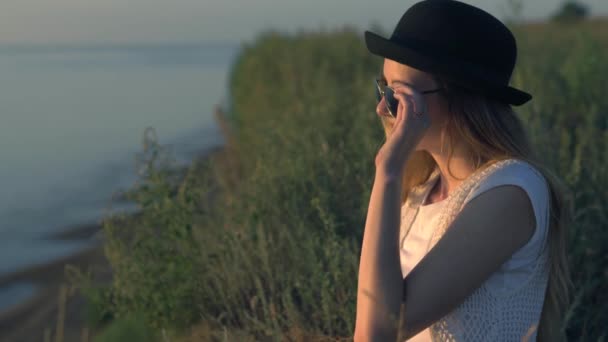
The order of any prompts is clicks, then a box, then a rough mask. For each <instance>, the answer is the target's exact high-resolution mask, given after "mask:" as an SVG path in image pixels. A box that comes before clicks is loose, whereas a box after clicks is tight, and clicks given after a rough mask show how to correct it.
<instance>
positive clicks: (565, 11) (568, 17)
mask: <svg viewBox="0 0 608 342" xmlns="http://www.w3.org/2000/svg"><path fill="white" fill-rule="evenodd" d="M588 15H589V9H588V8H587V6H585V5H584V4H582V3H580V2H578V1H572V0H568V1H565V2H564V3H563V5H562V6H561V7H560V8H559V10H558V11H557V12H556V13H555V14H554V15H553V16H552V19H553V20H554V21H558V22H573V21H580V20H583V19H585V18H586V17H587V16H588Z"/></svg>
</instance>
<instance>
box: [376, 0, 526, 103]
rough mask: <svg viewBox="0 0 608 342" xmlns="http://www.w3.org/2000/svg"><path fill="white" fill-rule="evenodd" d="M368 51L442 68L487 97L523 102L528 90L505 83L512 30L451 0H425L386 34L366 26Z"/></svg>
mask: <svg viewBox="0 0 608 342" xmlns="http://www.w3.org/2000/svg"><path fill="white" fill-rule="evenodd" d="M365 43H366V45H367V48H368V50H369V51H370V52H371V53H372V54H374V55H378V56H382V57H384V58H388V59H391V60H394V61H396V62H399V63H402V64H406V65H409V66H411V67H413V68H416V69H419V70H422V71H426V72H430V73H435V72H437V73H440V74H441V75H443V76H444V77H446V78H448V79H449V80H451V81H453V82H455V83H456V84H459V85H461V86H463V87H466V88H469V89H472V90H474V91H477V92H479V93H482V94H485V95H486V96H488V97H490V98H494V99H497V100H500V101H502V102H506V103H509V104H513V105H522V104H524V103H526V102H528V101H529V100H530V99H532V95H530V94H528V93H526V92H523V91H521V90H518V89H515V88H513V87H510V86H509V81H510V79H511V74H512V73H513V68H514V67H515V60H516V58H517V45H516V43H515V37H513V34H512V33H511V31H510V30H509V29H508V28H507V27H506V26H505V25H504V24H503V23H501V22H500V20H498V19H496V18H495V17H493V16H492V15H491V14H489V13H487V12H485V11H483V10H481V9H479V8H477V7H474V6H471V5H468V4H465V3H462V2H459V1H455V0H424V1H421V2H418V3H416V4H415V5H413V6H412V7H410V8H409V9H408V10H407V11H406V12H405V13H404V14H403V16H402V17H401V20H399V23H398V24H397V27H395V30H394V32H393V34H392V35H391V37H390V39H386V38H383V37H381V36H379V35H378V34H375V33H373V32H370V31H365Z"/></svg>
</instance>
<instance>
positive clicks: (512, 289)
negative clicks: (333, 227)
mask: <svg viewBox="0 0 608 342" xmlns="http://www.w3.org/2000/svg"><path fill="white" fill-rule="evenodd" d="M438 180H439V174H438V170H437V169H436V170H435V171H434V172H433V174H432V175H431V177H429V180H428V181H427V182H426V183H424V184H423V186H424V187H426V190H425V193H424V194H423V195H422V196H421V198H422V201H421V203H425V202H426V199H427V197H428V194H429V192H430V190H431V189H432V188H433V185H434V184H435V182H436V181H438ZM505 184H513V185H517V186H519V187H521V188H522V189H524V190H525V191H526V193H527V194H528V197H529V198H530V200H531V203H532V207H533V209H534V214H535V217H536V224H537V225H536V230H535V232H534V234H533V235H532V237H531V238H530V240H529V241H528V242H527V243H526V244H525V245H524V246H523V247H521V248H520V249H519V250H518V251H516V252H515V253H514V254H513V255H512V256H511V258H510V259H509V260H507V261H506V262H505V263H504V264H503V265H502V266H501V267H500V269H499V270H498V271H496V272H495V273H494V274H493V275H492V276H490V278H489V279H487V280H486V282H485V283H484V284H483V286H482V289H481V290H483V291H479V290H480V289H478V291H477V292H478V293H474V295H472V296H471V297H470V298H468V300H467V301H466V302H465V303H463V304H462V305H461V307H459V308H458V309H456V310H454V313H453V314H452V315H449V319H448V320H447V322H448V323H450V322H452V323H454V324H455V325H456V326H458V328H459V331H458V333H454V334H451V333H450V332H449V324H448V323H442V329H445V330H446V331H448V332H449V336H450V338H445V340H450V341H452V340H457V341H486V340H489V339H491V340H493V341H496V340H500V341H510V340H513V337H512V336H521V330H522V329H523V327H524V326H530V325H534V324H538V321H539V319H540V313H541V310H542V305H543V302H544V301H543V300H544V293H545V290H546V280H547V278H546V276H547V275H548V269H546V267H545V268H543V267H538V266H539V265H540V266H546V265H544V264H543V265H541V263H540V261H541V258H540V256H541V254H545V255H546V252H547V249H546V248H544V247H545V244H546V240H547V232H548V210H549V205H548V204H549V192H548V186H547V183H546V182H545V179H544V178H543V177H542V175H541V174H540V173H539V172H538V171H537V170H536V169H534V168H533V167H532V166H531V165H530V164H528V163H526V162H524V161H521V160H510V161H508V162H507V163H505V165H504V166H502V167H499V168H497V169H496V170H494V171H492V172H491V174H489V175H488V176H487V177H486V178H485V179H482V181H481V182H479V184H475V185H474V186H473V188H472V190H471V192H470V193H469V194H468V195H467V197H466V199H465V201H464V203H466V202H468V201H470V200H472V199H473V198H475V197H477V196H478V195H480V194H481V193H483V192H484V191H487V190H489V189H491V188H494V187H496V186H500V185H505ZM447 202H448V201H447V199H444V200H442V201H439V202H436V203H432V204H429V205H419V207H418V208H419V210H418V213H417V215H415V218H414V219H413V222H412V223H411V228H410V230H409V232H408V233H407V234H405V232H404V230H405V229H406V227H404V222H403V220H402V226H401V229H400V230H401V231H400V245H399V246H400V251H399V252H400V253H399V254H400V262H401V272H402V275H403V277H404V278H405V277H406V276H407V275H408V274H409V272H411V270H412V269H413V268H414V267H415V266H416V265H417V264H418V263H419V262H420V260H421V259H422V258H423V257H424V256H425V255H426V254H427V253H428V251H429V250H430V249H429V246H430V240H431V236H432V234H433V231H434V229H435V228H436V226H437V225H438V220H439V216H440V215H439V214H440V213H441V211H442V209H444V207H445V206H446V203H447ZM405 208H406V206H405V205H404V206H403V207H402V217H403V211H404V210H405ZM409 210H411V208H410V209H409ZM522 284H523V285H526V286H527V287H526V288H524V286H523V285H522ZM530 289H531V290H530ZM519 290H522V291H521V293H519V292H518V291H519ZM479 292H482V293H479ZM503 294H504V297H501V296H502V295H503ZM541 294H542V295H541ZM526 296H528V297H530V296H534V298H523V297H526ZM472 297H474V298H472ZM539 297H540V298H539ZM487 298H491V301H492V302H494V303H495V302H496V301H497V300H498V301H500V300H503V301H507V300H509V301H514V302H513V304H514V305H516V306H517V304H518V303H519V302H521V303H525V304H522V305H521V307H516V308H515V309H514V310H513V311H512V312H504V310H503V309H502V308H501V309H500V310H499V309H498V308H496V306H497V305H498V304H494V305H491V304H490V302H489V301H488V299H487ZM501 298H502V299H501ZM406 301H407V299H406ZM472 303H473V305H472ZM505 305H506V304H505ZM523 305H526V307H525V308H524V307H523ZM492 306H494V307H492ZM498 306H501V307H502V305H498ZM479 310H482V311H483V310H487V311H488V312H487V316H488V317H493V316H497V315H502V316H501V317H500V318H499V319H498V318H497V319H495V320H491V321H485V322H480V321H482V320H479V319H478V320H470V321H467V320H466V319H463V318H462V317H464V316H469V315H468V314H469V313H472V311H475V312H474V314H477V315H479V314H481V315H482V316H483V314H484V313H483V312H479ZM498 311H501V312H503V313H501V314H499V313H498ZM524 311H525V314H522V315H520V314H519V313H520V312H524ZM465 313H466V314H465ZM406 324H407V323H406ZM444 326H448V327H447V328H445V327H444ZM454 330H456V329H454ZM432 335H433V334H432V331H431V329H430V328H426V329H424V330H422V331H421V332H420V333H418V334H417V335H416V336H414V337H412V338H410V339H408V341H415V342H429V341H434V340H435V341H437V340H444V338H435V339H434V340H433V339H432ZM442 335H443V334H442ZM536 335H537V334H536V331H535V332H534V333H532V335H530V339H529V341H535V340H536ZM454 336H459V337H454ZM508 336H509V337H508ZM488 338H489V339H488ZM518 340H521V339H518Z"/></svg>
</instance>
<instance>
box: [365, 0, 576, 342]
mask: <svg viewBox="0 0 608 342" xmlns="http://www.w3.org/2000/svg"><path fill="white" fill-rule="evenodd" d="M365 40H366V44H367V47H368V49H369V50H370V52H371V53H373V54H375V55H379V56H382V57H384V65H383V70H382V75H381V78H380V79H379V80H377V84H376V85H374V86H375V87H377V94H378V101H379V103H378V105H377V107H376V111H377V113H378V115H379V116H380V117H381V121H382V124H383V126H384V130H385V133H386V136H387V140H386V142H385V144H384V145H383V146H382V147H381V148H380V151H379V152H378V154H377V155H376V159H375V164H376V175H375V179H374V184H373V188H372V193H371V198H370V203H369V208H368V213H367V220H366V225H365V232H364V238H363V245H362V251H361V260H360V266H359V280H358V294H357V314H356V326H355V333H354V334H355V341H356V342H363V341H395V339H396V338H398V339H399V341H403V340H410V341H431V340H432V341H444V340H448V341H522V340H524V341H534V340H537V339H538V340H540V341H560V340H562V339H563V338H564V336H563V335H564V332H563V329H561V328H562V326H563V322H562V319H563V317H562V315H563V313H564V311H565V309H566V308H567V306H568V304H569V302H568V298H569V290H570V287H571V286H572V283H571V281H570V278H569V271H568V267H567V258H566V255H565V253H566V237H567V231H566V229H567V227H566V221H567V220H568V212H567V208H568V207H567V204H566V203H565V201H564V198H565V197H564V195H563V193H564V190H563V187H562V186H561V183H560V182H559V180H558V179H557V178H556V177H554V176H553V175H552V174H551V173H550V172H549V171H547V170H546V169H545V168H544V167H542V166H541V165H540V164H539V162H538V161H537V159H536V158H535V156H534V154H533V152H532V150H531V147H530V144H529V142H528V139H527V137H526V134H525V131H524V128H523V126H522V123H521V121H520V119H519V118H518V117H517V115H516V114H515V113H514V111H513V110H512V108H511V106H512V105H521V104H524V103H526V102H527V101H529V100H530V99H531V98H532V96H531V95H530V94H528V93H526V92H523V91H521V90H518V89H515V88H512V87H510V86H509V85H508V84H509V80H510V78H511V74H512V72H513V68H514V66H515V60H516V55H517V48H516V42H515V38H514V37H513V35H512V33H511V32H510V31H509V29H508V28H507V27H505V26H504V25H503V24H502V23H501V22H500V21H499V20H497V19H496V18H494V17H493V16H491V15H490V14H488V13H487V12H484V11H482V10H480V9H478V8H476V7H473V6H470V5H467V4H464V3H462V2H458V1H453V0H441V1H440V0H426V1H422V2H419V3H417V4H415V5H414V6H412V7H411V8H410V9H408V10H407V11H406V12H405V14H404V15H403V16H402V18H401V20H400V21H399V23H398V24H397V26H396V28H395V30H394V32H393V34H392V36H391V37H390V39H385V38H382V37H380V36H379V35H376V34H374V33H372V32H369V31H368V32H366V33H365ZM400 218H401V219H400ZM397 318H399V319H398V320H397Z"/></svg>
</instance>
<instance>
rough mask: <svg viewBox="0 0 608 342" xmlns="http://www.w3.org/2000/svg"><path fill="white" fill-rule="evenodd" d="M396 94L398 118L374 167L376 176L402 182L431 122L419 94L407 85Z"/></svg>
mask: <svg viewBox="0 0 608 342" xmlns="http://www.w3.org/2000/svg"><path fill="white" fill-rule="evenodd" d="M394 90H395V98H396V99H398V100H399V108H398V110H397V118H396V120H395V122H394V124H393V128H392V130H391V132H390V134H389V136H388V137H387V139H386V142H385V143H384V145H382V147H381V148H380V150H379V151H378V154H377V155H376V160H375V163H376V170H377V172H381V173H383V175H384V176H387V177H389V178H395V179H401V174H402V173H403V169H404V168H405V164H406V162H407V160H408V159H409V157H410V154H411V153H412V152H413V151H414V149H415V148H416V146H417V145H418V143H419V142H420V140H421V139H422V137H423V136H424V134H425V133H426V130H427V129H428V128H429V127H430V126H431V119H430V117H429V115H428V113H427V105H426V101H425V98H424V96H423V95H422V94H421V93H420V92H418V91H417V90H415V89H414V88H412V87H409V86H407V85H405V84H404V85H399V86H398V87H397V88H394ZM385 101H386V99H385Z"/></svg>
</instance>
